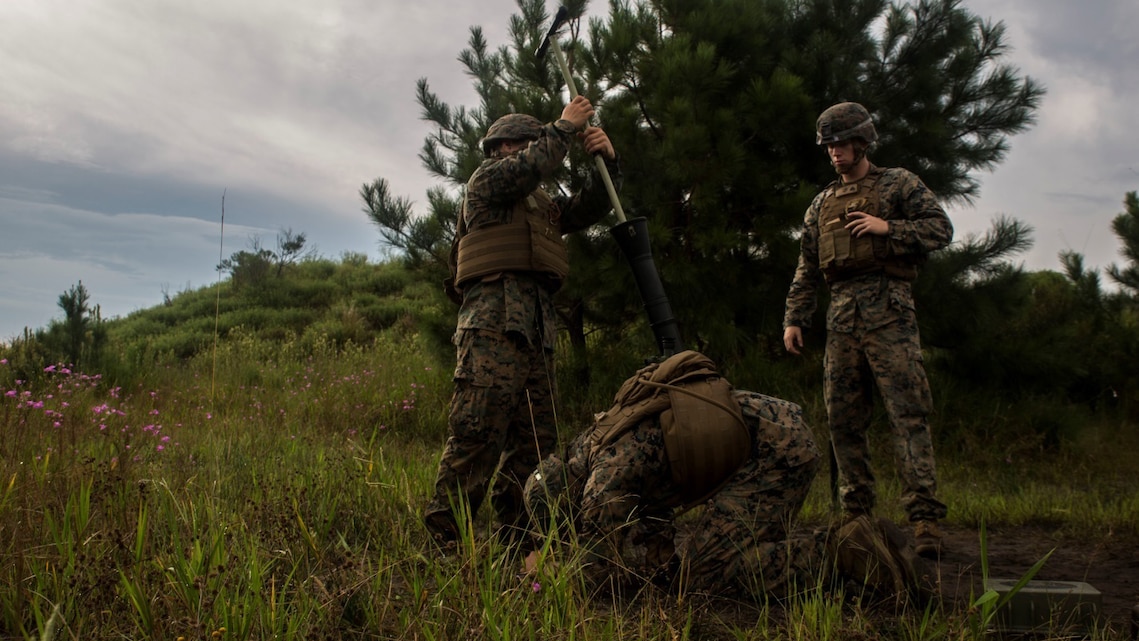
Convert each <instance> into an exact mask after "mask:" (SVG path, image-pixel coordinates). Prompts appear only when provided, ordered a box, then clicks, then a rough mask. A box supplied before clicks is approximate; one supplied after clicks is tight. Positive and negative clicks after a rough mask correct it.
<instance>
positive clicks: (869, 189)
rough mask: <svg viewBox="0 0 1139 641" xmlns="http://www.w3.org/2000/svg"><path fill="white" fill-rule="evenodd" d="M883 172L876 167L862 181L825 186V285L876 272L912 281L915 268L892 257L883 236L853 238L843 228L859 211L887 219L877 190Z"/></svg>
mask: <svg viewBox="0 0 1139 641" xmlns="http://www.w3.org/2000/svg"><path fill="white" fill-rule="evenodd" d="M882 173H883V170H882V169H879V168H877V167H875V168H874V169H873V170H871V172H870V173H868V174H867V175H866V176H864V177H863V178H862V179H861V180H859V181H857V182H853V183H849V184H845V185H844V184H842V183H841V182H839V181H835V182H832V183H831V184H830V185H828V186H827V188H826V191H825V192H824V196H823V205H822V208H821V209H820V211H819V223H818V225H819V268H820V269H821V270H822V272H823V275H824V276H825V277H826V279H827V282H835V281H841V280H846V279H848V278H853V277H855V276H860V275H862V274H872V273H875V272H885V273H886V274H887V275H889V276H892V277H894V278H899V279H902V280H906V281H913V280H914V279H916V278H917V275H918V268H917V265H916V264H914V263H913V262H912V261H911V260H907V259H905V258H901V257H897V256H891V255H889V251H888V249H887V245H886V237H885V236H875V235H872V234H863V235H862V236H854V235H852V234H851V233H850V230H849V229H847V228H846V224H847V223H848V222H850V220H849V219H848V218H847V214H849V213H850V212H854V211H862V212H866V213H867V214H870V215H871V216H876V217H878V218H883V219H885V220H889V219H890V213H891V212H885V213H883V212H882V196H881V194H880V192H879V190H878V189H877V184H878V179H879V178H881V177H882Z"/></svg>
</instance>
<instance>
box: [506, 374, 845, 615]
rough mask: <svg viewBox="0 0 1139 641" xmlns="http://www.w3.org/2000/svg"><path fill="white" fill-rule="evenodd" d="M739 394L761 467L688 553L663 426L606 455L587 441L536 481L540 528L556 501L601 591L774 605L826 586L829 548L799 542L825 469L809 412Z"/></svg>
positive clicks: (717, 497)
mask: <svg viewBox="0 0 1139 641" xmlns="http://www.w3.org/2000/svg"><path fill="white" fill-rule="evenodd" d="M733 395H734V398H735V399H736V400H737V401H738V402H739V403H740V406H741V409H742V411H743V415H744V420H745V422H746V423H747V425H748V428H749V430H750V431H751V433H752V456H751V457H750V459H749V460H748V461H746V462H745V463H744V464H743V465H742V466H741V467H740V468H739V469H737V470H736V471H735V472H734V473H733V474H732V475H731V477H729V479H728V480H727V481H725V483H724V484H723V486H722V487H721V488H720V489H719V490H717V491H716V492H715V493H714V494H713V495H712V497H711V498H709V499H707V500H706V501H704V502H703V504H702V507H703V509H702V510H701V511H700V512H699V513H698V514H697V516H696V519H695V521H694V522H693V523H692V524H691V525H692V527H691V531H692V534H691V535H689V536H687V537H686V538H684V540H683V541H682V542H681V543H680V545H679V549H675V548H676V541H677V537H676V525H675V522H674V518H675V515H676V513H677V512H676V511H677V509H678V508H681V507H682V506H683V500H682V499H681V494H682V492H681V488H678V487H677V486H676V485H675V483H674V482H673V479H672V475H671V473H670V470H669V463H668V456H667V453H666V451H665V445H664V436H663V433H662V430H661V426H660V423H659V422H658V420H657V418H656V417H653V418H650V419H646V420H644V421H642V422H641V423H639V424H638V425H637V426H636V427H634V428H633V429H631V430H629V431H627V432H625V433H624V434H623V435H622V436H621V437H619V438H618V439H617V440H616V441H613V442H612V443H610V444H609V445H607V446H605V447H598V446H596V445H594V443H593V441H592V439H591V436H592V432H591V431H587V432H585V433H583V434H582V435H580V436H579V437H578V438H576V439H574V441H572V442H571V443H570V444H569V446H568V447H567V448H566V453H565V458H564V461H565V463H564V465H562V464H561V462H560V460H558V459H557V457H550V458H549V459H547V460H546V461H544V462H543V463H542V465H541V466H540V467H539V468H538V470H537V471H536V472H535V475H532V476H531V479H530V481H528V482H527V485H526V499H527V500H526V503H527V507H528V508H530V509H531V510H532V511H533V512H534V515H535V518H534V520H535V523H536V524H537V525H546V524H547V521H546V519H547V518H548V517H549V513H550V510H549V508H548V507H546V506H548V505H549V504H550V503H551V502H553V503H554V504H556V505H558V506H559V507H558V509H559V510H560V511H561V513H562V514H563V515H564V514H565V513H567V512H568V515H569V517H570V518H571V519H572V520H573V521H574V522H575V525H576V530H577V533H578V540H579V541H582V542H584V543H585V547H586V550H587V552H586V554H587V557H586V561H587V563H586V565H585V566H584V569H583V572H584V573H585V576H586V579H587V581H588V582H589V583H590V584H593V585H599V584H605V583H610V582H611V583H613V584H617V585H629V584H632V585H637V584H639V583H641V582H644V581H651V580H658V581H663V582H668V583H671V584H673V586H674V587H676V588H680V589H685V590H699V591H704V592H709V593H752V594H756V595H760V596H763V595H771V594H781V593H784V592H785V591H786V590H787V588H788V587H790V586H791V585H792V584H793V582H795V581H805V580H808V579H809V578H810V577H814V576H817V574H818V569H819V567H820V563H821V561H822V555H823V549H822V545H823V543H822V541H821V540H820V539H819V538H817V537H815V536H813V535H811V536H806V537H791V536H789V534H788V532H789V526H790V522H791V521H792V519H794V517H795V516H796V514H798V512H799V509H800V508H801V507H802V505H803V501H804V500H805V499H806V496H807V492H808V490H809V489H810V486H811V481H812V480H813V478H814V475H815V472H816V470H817V468H818V457H819V452H818V449H817V448H816V447H815V443H814V440H813V438H812V435H811V431H810V429H809V427H808V426H807V425H806V424H805V423H804V422H803V415H802V410H801V409H800V408H799V406H798V405H795V404H794V403H790V402H787V401H783V400H780V399H776V398H772V397H770V396H765V395H763V394H758V393H755V392H746V391H738V390H737V391H736V392H734V394H733ZM543 474H544V475H545V478H546V479H550V478H558V475H564V476H563V477H562V478H560V480H559V482H557V483H556V484H550V485H542V484H540V483H537V482H535V481H541V480H542V478H541V476H542V475H543ZM545 492H550V493H552V494H556V496H547V495H544V493H545ZM686 529H687V527H686Z"/></svg>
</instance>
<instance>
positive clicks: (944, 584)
mask: <svg viewBox="0 0 1139 641" xmlns="http://www.w3.org/2000/svg"><path fill="white" fill-rule="evenodd" d="M942 530H943V532H944V534H945V536H946V538H945V539H944V547H943V551H942V555H941V560H940V562H939V564H938V568H939V574H940V582H941V595H942V598H943V599H944V600H945V601H946V602H947V605H948V603H949V602H952V603H953V604H954V606H955V607H960V608H965V607H967V606H968V603H969V600H970V598H971V597H973V598H975V597H976V596H978V595H980V594H981V593H982V591H983V590H982V587H981V584H982V572H981V540H980V533H979V531H978V530H976V529H972V528H963V527H954V526H943V527H942ZM1053 549H1054V550H1055V551H1054V552H1052V556H1051V557H1050V558H1049V559H1048V561H1047V562H1046V563H1045V564H1044V566H1043V567H1042V568H1041V569H1040V572H1039V573H1038V574H1037V575H1036V577H1035V579H1037V580H1042V581H1082V582H1085V583H1087V584H1089V585H1091V587H1093V588H1095V589H1096V590H1098V591H1099V592H1100V593H1101V596H1102V599H1103V610H1102V612H1101V614H1102V616H1103V617H1104V618H1105V619H1106V620H1107V621H1109V622H1110V624H1111V626H1112V628H1114V629H1115V630H1117V631H1121V632H1124V633H1126V632H1127V631H1128V630H1129V629H1131V628H1130V626H1131V625H1132V624H1131V609H1132V608H1133V607H1135V606H1136V605H1137V604H1139V540H1137V539H1135V538H1134V537H1125V538H1119V537H1114V536H1108V537H1104V538H1101V539H1097V540H1083V541H1081V540H1073V539H1069V538H1058V537H1056V536H1054V535H1053V534H1052V533H1051V532H1050V531H1048V530H1046V529H1044V528H1040V527H1006V528H994V527H990V528H988V534H987V550H988V554H987V556H988V564H989V576H990V577H991V578H1000V579H1009V580H1014V581H1015V580H1017V579H1019V578H1021V577H1022V576H1024V574H1025V573H1026V572H1027V571H1028V570H1029V569H1031V568H1032V566H1033V565H1034V564H1035V563H1036V562H1037V561H1039V560H1040V559H1041V558H1043V557H1044V556H1045V555H1046V554H1048V552H1049V551H1051V550H1053Z"/></svg>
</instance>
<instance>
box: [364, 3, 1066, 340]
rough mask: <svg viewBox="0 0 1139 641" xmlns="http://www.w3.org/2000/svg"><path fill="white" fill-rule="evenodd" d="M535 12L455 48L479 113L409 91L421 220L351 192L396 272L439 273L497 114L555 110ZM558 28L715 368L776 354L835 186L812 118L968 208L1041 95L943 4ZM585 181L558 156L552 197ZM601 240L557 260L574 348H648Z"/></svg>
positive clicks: (654, 15) (955, 9) (368, 194)
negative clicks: (415, 114) (841, 106)
mask: <svg viewBox="0 0 1139 641" xmlns="http://www.w3.org/2000/svg"><path fill="white" fill-rule="evenodd" d="M543 7H544V3H543V2H541V1H540V0H521V1H520V2H519V8H520V11H521V14H520V15H516V16H514V17H513V18H512V20H511V30H510V33H511V43H510V44H509V45H508V46H502V47H500V48H498V49H497V50H492V49H491V48H490V46H489V44H488V43H487V42H486V40H485V38H484V37H483V35H482V31H481V30H480V29H479V28H477V27H475V28H472V30H471V38H470V41H469V45H468V48H467V49H466V50H464V51H463V52H462V54H461V55H460V60H461V61H462V64H463V65H464V67H465V69H466V71H467V73H468V74H469V75H470V76H471V78H472V80H473V82H474V83H475V88H476V90H477V93H478V95H479V99H480V104H479V105H478V106H476V107H474V108H470V109H467V108H462V107H459V108H455V107H451V106H449V105H447V104H445V103H444V102H442V101H440V100H439V99H438V97H437V96H435V95H434V94H433V93H432V92H431V91H430V90H429V87H428V84H427V81H426V79H424V80H421V81H420V83H419V87H418V93H417V99H418V101H419V104H420V107H421V109H422V115H423V117H424V118H425V119H427V120H429V121H430V122H432V123H433V124H434V125H435V131H434V132H433V133H432V134H431V135H430V136H429V137H428V139H427V140H426V141H425V143H424V147H423V150H422V152H421V153H420V159H421V161H422V162H423V164H424V166H425V167H427V168H428V170H429V171H431V172H432V173H433V174H434V175H436V176H438V177H439V178H440V179H442V180H443V181H444V183H445V185H444V187H441V188H439V189H438V190H436V191H433V192H432V193H431V197H430V201H431V210H430V211H429V212H427V213H426V214H425V215H422V216H418V217H417V216H416V215H413V214H412V212H410V209H409V207H408V206H407V201H406V200H403V199H399V198H394V197H393V196H392V195H391V194H388V193H387V190H386V183H383V179H382V178H381V179H378V180H377V181H376V182H374V183H372V185H371V186H368V185H366V186H365V187H364V189H362V191H361V193H362V195H363V196H364V199H365V202H366V203H367V211H368V213H369V216H370V217H371V218H372V220H373V221H374V222H375V223H376V224H377V225H378V226H379V227H380V228H381V230H382V233H383V234H384V236H385V238H386V239H387V240H389V242H392V243H393V244H394V245H395V246H397V247H399V248H401V249H404V250H406V251H407V253H408V255H409V256H410V257H411V258H413V259H414V260H419V261H421V262H425V263H430V262H432V261H436V260H438V258H439V257H440V256H445V254H446V248H447V247H448V246H449V242H450V236H451V235H452V234H453V232H454V216H455V215H456V213H457V211H458V207H459V204H458V203H459V201H460V199H461V195H462V187H463V185H464V184H465V181H466V178H467V177H469V175H470V174H471V172H473V170H474V168H475V167H476V166H477V163H478V161H479V159H480V155H479V152H478V146H477V141H478V138H479V137H480V136H481V135H482V133H483V132H484V131H485V130H486V127H487V126H488V125H489V123H490V122H492V121H493V120H494V119H495V118H497V117H498V116H500V115H502V114H504V113H506V112H508V111H523V112H527V113H531V114H533V115H535V116H537V117H539V118H541V119H544V120H552V119H553V118H555V117H556V116H557V114H558V112H559V110H560V108H561V106H562V105H563V104H564V102H565V101H566V100H567V98H568V97H567V96H566V94H565V91H564V86H563V85H564V83H563V82H562V80H561V78H560V76H559V74H558V72H557V70H556V69H555V65H553V63H552V61H541V60H538V59H537V58H536V56H535V55H534V51H535V49H536V47H537V45H538V43H539V42H540V40H541V38H542V36H543V35H544V34H545V29H546V27H547V26H548V24H549V22H548V21H549V16H548V15H547V13H546V12H545V10H544V8H543ZM568 8H569V10H570V11H569V13H570V16H571V17H572V20H571V23H570V26H569V30H568V32H567V33H566V34H564V35H563V37H562V44H563V45H564V46H565V47H566V52H567V56H568V58H569V60H570V64H571V66H572V68H573V70H574V73H575V76H576V79H577V82H576V84H577V86H578V88H579V90H580V91H581V93H583V94H585V95H586V96H588V97H589V98H590V99H591V100H593V101H594V103H595V104H598V105H600V109H599V116H600V120H601V124H602V126H604V127H605V129H606V131H607V132H608V133H609V135H610V137H611V138H612V139H613V141H614V144H615V147H616V148H617V151H618V153H619V154H620V156H621V164H622V168H623V173H624V175H625V180H624V188H623V190H622V193H621V201H622V204H623V206H624V209H625V211H626V214H627V215H628V216H629V217H635V216H643V217H645V218H646V219H647V220H648V221H649V225H650V235H651V239H652V247H653V254H654V257H655V260H656V264H657V266H658V270H659V272H660V274H661V278H662V281H663V282H664V284H665V287H666V290H667V292H668V295H669V298H670V301H671V304H672V308H673V310H674V312H675V314H676V316H677V319H678V320H679V322H680V326H681V333H682V335H683V336H684V338H685V340H686V343H687V344H688V345H689V346H690V347H694V348H697V349H702V350H704V351H706V352H708V353H709V354H710V355H712V356H713V357H714V358H718V357H723V356H726V355H731V354H735V353H739V352H740V351H741V350H743V349H744V348H745V347H746V346H747V345H748V344H749V343H750V342H751V341H753V340H755V338H756V337H761V338H762V337H767V338H766V344H768V345H770V346H771V348H772V350H775V349H776V347H775V346H776V345H777V344H778V343H777V341H776V340H774V339H775V337H777V336H778V335H779V334H780V333H781V321H782V315H783V300H784V297H785V295H786V292H787V287H788V284H789V282H790V278H791V275H792V273H793V271H794V266H795V260H796V257H797V254H798V241H797V232H798V230H799V228H800V227H801V224H802V218H803V212H804V210H805V209H806V207H807V205H808V204H809V202H810V199H811V198H812V197H813V195H814V194H815V193H817V192H818V191H819V190H820V189H821V188H822V187H824V186H825V185H826V184H827V183H828V182H829V181H830V180H832V179H833V178H834V174H833V172H832V170H831V169H830V167H829V166H828V165H827V162H826V158H825V155H824V154H823V153H822V152H821V151H820V150H819V148H818V147H817V146H816V145H815V144H814V122H815V118H816V117H817V115H818V114H819V113H820V112H821V111H822V110H823V109H825V108H826V107H827V106H829V105H831V104H834V103H836V102H840V101H843V100H854V101H857V102H861V103H862V104H864V105H865V106H866V107H867V108H868V109H870V110H871V112H872V113H873V114H874V116H875V118H876V122H877V123H878V128H879V131H880V134H881V137H882V141H881V144H880V146H879V147H878V148H877V149H875V150H874V151H873V152H872V158H873V160H874V161H875V162H876V163H877V164H880V165H883V166H893V165H900V166H905V167H907V168H909V169H911V170H913V171H916V172H917V173H919V175H921V176H922V178H923V179H924V180H925V182H926V183H927V185H929V187H930V188H931V189H933V190H934V192H935V193H937V194H938V195H939V196H941V197H942V198H944V199H946V200H955V199H956V200H966V201H967V200H969V199H970V198H971V197H973V196H974V195H975V194H976V191H977V180H976V178H975V174H976V172H977V171H979V170H985V169H991V168H992V167H993V166H995V165H996V164H997V163H999V162H1000V161H1001V160H1002V159H1003V157H1004V154H1005V153H1006V152H1007V149H1008V138H1009V136H1011V135H1013V134H1015V133H1017V132H1019V131H1021V130H1023V129H1024V128H1025V127H1027V126H1029V125H1031V124H1032V122H1033V114H1034V112H1035V109H1036V107H1037V105H1038V102H1039V100H1040V97H1041V95H1042V93H1043V92H1042V89H1041V88H1040V87H1039V86H1038V85H1037V84H1036V83H1035V82H1034V81H1033V80H1031V79H1030V78H1027V77H1022V76H1020V75H1019V74H1018V72H1017V71H1016V70H1015V69H1013V68H1011V67H1009V66H1008V65H1007V64H1005V63H1004V62H1003V56H1004V53H1005V50H1006V45H1005V43H1004V38H1005V32H1004V27H1003V25H1001V24H999V23H998V24H992V23H989V22H986V21H984V20H982V19H981V18H979V17H977V16H975V15H973V14H971V13H969V12H968V11H967V10H965V9H964V8H962V7H961V6H960V3H959V2H958V1H957V0H922V1H921V2H918V3H916V4H889V3H887V2H885V1H883V0H802V1H799V0H657V1H655V2H644V1H640V2H632V3H626V2H612V3H611V4H610V6H609V11H608V14H607V15H606V16H605V17H599V18H594V19H592V20H590V21H588V24H586V22H585V21H584V20H583V19H582V18H581V16H582V15H583V13H584V10H585V8H586V2H585V1H584V0H578V1H576V2H571V3H568ZM591 168H592V163H591V162H589V159H586V158H581V157H579V155H578V154H574V155H573V156H572V157H571V159H570V163H569V171H567V173H566V175H565V176H564V178H563V180H562V183H561V186H562V187H563V188H573V187H576V186H577V185H578V184H579V183H580V181H581V180H582V179H583V177H584V176H585V175H586V174H587V173H588V172H589V171H590V170H591ZM612 222H614V221H610V223H612ZM604 227H605V226H604V225H600V226H598V228H597V229H596V230H595V231H594V233H591V234H588V235H584V236H578V237H575V238H573V239H572V240H571V253H572V255H573V265H572V270H573V272H572V274H571V277H570V280H569V282H568V283H567V287H566V288H565V290H564V291H563V295H562V296H563V301H564V303H565V304H564V306H563V310H565V312H566V313H565V317H564V320H566V322H567V326H568V327H569V328H570V329H571V336H573V337H574V338H575V342H577V341H582V340H583V330H584V327H585V326H589V327H594V328H598V329H602V330H606V331H610V332H613V333H614V334H617V335H620V336H624V337H628V336H630V335H633V336H645V335H646V334H647V332H648V330H647V328H646V327H645V325H644V324H643V323H644V318H643V316H644V314H643V313H642V312H641V304H642V303H641V301H640V300H639V297H638V295H637V289H636V287H635V285H634V283H633V278H632V273H631V271H630V270H629V269H628V267H627V265H625V264H624V260H623V257H622V256H621V255H620V252H619V251H618V250H617V248H616V246H615V245H614V243H613V241H612V239H611V238H610V237H609V235H608V234H607V233H606V231H605V229H604ZM630 326H632V327H633V329H632V330H630ZM630 331H632V332H633V333H632V334H630Z"/></svg>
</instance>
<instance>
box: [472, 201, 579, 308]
mask: <svg viewBox="0 0 1139 641" xmlns="http://www.w3.org/2000/svg"><path fill="white" fill-rule="evenodd" d="M560 215H561V213H560V212H559V211H558V207H557V205H556V204H555V203H554V201H553V199H552V198H550V196H549V194H547V193H546V192H545V191H543V190H541V189H538V190H536V191H534V192H533V193H532V194H530V195H529V196H527V197H526V198H523V199H522V200H521V201H519V202H518V204H517V205H515V206H514V209H513V211H512V212H511V216H510V222H508V223H505V224H501V225H491V226H488V227H481V228H479V229H476V230H474V231H471V232H467V233H463V234H462V235H461V236H460V237H459V239H458V243H457V252H455V253H454V254H453V255H452V259H453V260H454V263H455V264H454V266H453V270H452V271H453V273H454V274H455V277H454V282H455V285H456V286H457V287H458V289H459V290H462V287H463V285H464V284H466V283H469V282H470V281H473V280H475V279H478V278H483V277H484V276H490V275H492V274H499V273H502V272H534V273H536V274H538V275H540V276H542V277H543V278H544V280H545V281H546V282H547V283H548V284H550V286H551V287H552V289H553V290H554V291H556V290H557V289H559V288H560V287H561V285H562V283H563V282H564V281H565V279H566V276H567V275H569V252H568V251H567V249H566V244H565V240H563V239H562V232H561V228H560V227H559V226H558V218H559V217H560ZM460 220H461V219H460ZM460 231H462V230H460Z"/></svg>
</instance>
